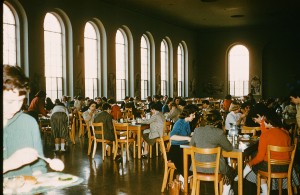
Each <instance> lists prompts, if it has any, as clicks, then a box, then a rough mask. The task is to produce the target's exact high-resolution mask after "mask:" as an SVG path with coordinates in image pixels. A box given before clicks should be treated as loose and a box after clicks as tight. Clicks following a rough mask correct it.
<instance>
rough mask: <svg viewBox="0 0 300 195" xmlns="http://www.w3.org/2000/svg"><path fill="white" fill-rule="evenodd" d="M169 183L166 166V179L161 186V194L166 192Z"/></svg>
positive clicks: (166, 167)
mask: <svg viewBox="0 0 300 195" xmlns="http://www.w3.org/2000/svg"><path fill="white" fill-rule="evenodd" d="M167 181H168V166H166V165H165V171H164V179H163V183H162V186H161V192H164V191H165V189H166V186H167Z"/></svg>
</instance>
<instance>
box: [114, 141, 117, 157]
mask: <svg viewBox="0 0 300 195" xmlns="http://www.w3.org/2000/svg"><path fill="white" fill-rule="evenodd" d="M117 153H118V142H117V141H116V142H115V144H114V160H115V159H116V156H117Z"/></svg>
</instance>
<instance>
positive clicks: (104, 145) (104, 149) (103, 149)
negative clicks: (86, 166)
mask: <svg viewBox="0 0 300 195" xmlns="http://www.w3.org/2000/svg"><path fill="white" fill-rule="evenodd" d="M105 153H106V143H103V142H102V160H104V159H105V156H106V155H105Z"/></svg>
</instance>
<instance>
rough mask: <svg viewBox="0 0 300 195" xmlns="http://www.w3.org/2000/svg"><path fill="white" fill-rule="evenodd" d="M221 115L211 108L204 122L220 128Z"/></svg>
mask: <svg viewBox="0 0 300 195" xmlns="http://www.w3.org/2000/svg"><path fill="white" fill-rule="evenodd" d="M222 122H223V119H222V116H221V113H220V112H219V111H218V110H211V111H210V112H209V113H207V115H206V124H207V125H213V126H214V127H217V128H222Z"/></svg>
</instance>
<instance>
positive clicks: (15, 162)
mask: <svg viewBox="0 0 300 195" xmlns="http://www.w3.org/2000/svg"><path fill="white" fill-rule="evenodd" d="M27 92H29V79H28V78H27V77H26V76H25V74H24V73H23V71H22V70H21V68H20V67H18V66H9V65H3V165H4V166H3V172H4V174H3V177H12V176H19V175H33V176H37V175H40V174H42V173H46V172H47V168H46V163H45V162H44V160H42V159H38V155H39V156H42V157H43V156H44V153H43V145H42V140H41V135H40V129H39V126H38V123H37V122H36V120H35V119H34V118H33V117H31V116H29V115H28V114H25V113H23V112H22V111H20V109H21V106H22V104H23V100H24V98H25V96H26V93H27ZM25 148H27V149H28V148H31V149H28V150H27V149H25ZM26 151H28V153H27V152H26ZM35 159H38V160H35Z"/></svg>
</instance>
